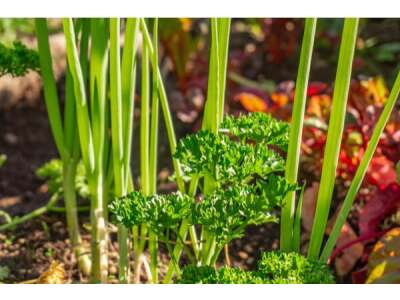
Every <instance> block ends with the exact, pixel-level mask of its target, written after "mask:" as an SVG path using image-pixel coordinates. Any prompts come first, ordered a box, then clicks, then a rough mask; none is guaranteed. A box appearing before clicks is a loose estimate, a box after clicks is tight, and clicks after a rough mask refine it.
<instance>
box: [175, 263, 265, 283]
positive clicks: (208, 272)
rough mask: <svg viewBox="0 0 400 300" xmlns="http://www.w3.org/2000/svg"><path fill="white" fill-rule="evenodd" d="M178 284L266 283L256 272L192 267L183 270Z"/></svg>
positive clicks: (225, 268)
mask: <svg viewBox="0 0 400 300" xmlns="http://www.w3.org/2000/svg"><path fill="white" fill-rule="evenodd" d="M176 283H178V284H195V283H203V284H253V283H267V282H265V281H264V280H263V279H262V278H261V277H260V276H259V274H258V272H252V271H243V270H241V269H239V268H227V267H223V268H221V269H219V270H216V269H214V268H212V267H209V266H202V267H196V266H193V265H190V266H187V267H185V268H184V269H183V272H182V277H181V278H180V279H179V280H177V281H176Z"/></svg>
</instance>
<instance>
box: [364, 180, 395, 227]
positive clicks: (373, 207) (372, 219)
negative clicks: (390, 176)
mask: <svg viewBox="0 0 400 300" xmlns="http://www.w3.org/2000/svg"><path fill="white" fill-rule="evenodd" d="M399 208H400V185H398V184H397V183H392V184H390V185H388V186H387V187H386V188H383V189H382V188H379V189H378V190H377V191H375V193H374V195H373V196H372V197H371V199H369V200H368V202H367V203H366V204H365V206H364V207H363V208H362V209H361V210H360V214H359V221H358V223H359V224H358V225H359V227H360V235H365V234H369V233H371V232H376V231H377V230H378V229H379V225H380V224H381V223H382V221H383V220H384V219H385V218H386V217H387V216H389V215H391V214H393V213H394V212H396V210H397V209H399Z"/></svg>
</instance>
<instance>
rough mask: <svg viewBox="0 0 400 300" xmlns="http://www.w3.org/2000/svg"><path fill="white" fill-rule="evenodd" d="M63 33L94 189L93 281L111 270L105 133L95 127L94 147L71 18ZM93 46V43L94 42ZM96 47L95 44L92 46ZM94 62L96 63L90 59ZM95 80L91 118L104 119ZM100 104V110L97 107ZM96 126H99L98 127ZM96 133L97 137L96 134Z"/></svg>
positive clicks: (101, 82) (84, 155)
mask: <svg viewBox="0 0 400 300" xmlns="http://www.w3.org/2000/svg"><path fill="white" fill-rule="evenodd" d="M63 27H64V34H65V38H66V45H67V59H68V66H69V70H70V72H71V76H72V79H73V86H74V95H75V101H76V113H77V120H78V130H79V138H80V145H81V149H82V151H81V152H82V158H83V162H84V165H85V167H86V171H87V174H88V182H89V189H90V192H91V225H92V272H91V273H92V274H91V276H92V281H93V282H106V281H107V273H108V260H107V230H106V219H105V215H104V207H105V203H104V202H105V201H104V191H103V185H104V176H103V169H102V168H101V166H102V162H103V160H104V158H103V157H101V155H100V153H102V151H101V150H100V148H101V149H103V144H102V142H101V139H102V137H100V135H99V134H98V132H97V131H96V134H95V135H94V137H95V143H96V146H98V147H99V148H96V149H94V141H93V140H94V137H93V134H92V128H91V127H92V126H91V123H90V120H91V119H90V118H89V109H88V101H87V97H86V89H85V80H84V76H83V72H82V68H81V64H80V60H79V56H78V51H77V47H76V42H75V32H74V24H73V21H72V19H70V18H65V19H63ZM99 45H100V43H99ZM92 46H93V45H92ZM92 48H93V47H92ZM91 63H93V62H92V61H91ZM101 78H103V77H102V76H100V77H99V81H97V80H96V81H95V84H94V86H95V87H96V88H95V89H94V95H93V98H92V101H93V102H92V109H94V111H95V112H96V113H93V115H92V119H93V118H94V117H95V116H98V118H97V121H96V122H105V118H104V117H103V116H102V115H103V114H102V113H101V112H104V110H102V109H103V107H102V106H101V104H102V103H104V101H103V96H104V94H103V93H102V91H103V90H104V85H105V81H104V80H101ZM96 107H98V108H99V111H97V110H96V109H95V108H96ZM96 126H98V128H105V127H104V126H105V125H104V124H97V125H96ZM96 128H97V127H96ZM96 137H97V138H96Z"/></svg>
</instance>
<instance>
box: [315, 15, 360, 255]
mask: <svg viewBox="0 0 400 300" xmlns="http://www.w3.org/2000/svg"><path fill="white" fill-rule="evenodd" d="M357 29H358V19H353V18H349V19H345V21H344V27H343V33H342V41H341V45H340V51H339V61H338V68H337V72H336V79H335V86H334V91H333V100H332V109H331V114H330V118H329V128H328V135H327V141H326V145H325V151H324V163H323V166H322V174H321V184H320V188H319V191H318V197H317V206H316V210H315V216H314V222H313V227H312V231H311V238H310V245H309V248H308V257H309V258H312V259H317V258H318V257H319V255H320V251H321V245H322V240H323V237H324V233H325V229H326V224H327V221H328V214H329V210H330V205H331V202H332V195H333V188H334V185H335V179H336V167H337V163H338V159H339V151H340V143H341V140H342V134H343V128H344V121H345V116H346V104H347V99H348V93H349V87H350V79H351V69H352V63H353V57H354V50H355V46H356V39H357Z"/></svg>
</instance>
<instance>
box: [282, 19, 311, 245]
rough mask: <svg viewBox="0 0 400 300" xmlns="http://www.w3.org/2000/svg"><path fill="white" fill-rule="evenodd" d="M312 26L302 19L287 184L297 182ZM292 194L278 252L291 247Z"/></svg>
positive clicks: (288, 202) (287, 204)
mask: <svg viewBox="0 0 400 300" xmlns="http://www.w3.org/2000/svg"><path fill="white" fill-rule="evenodd" d="M316 26H317V20H316V19H314V18H310V19H306V21H305V26H304V34H303V41H302V44H301V52H300V63H299V69H298V71H297V80H296V91H295V96H294V105H293V112H292V120H291V128H290V136H289V146H288V153H287V158H286V170H285V177H286V179H287V180H288V182H289V183H296V182H297V174H298V170H299V161H300V150H301V137H302V132H303V123H304V111H305V106H306V100H307V86H308V79H309V74H310V67H311V58H312V52H313V47H314V39H315V28H316ZM295 197H296V194H295V192H294V191H290V192H289V193H288V194H287V196H286V199H285V200H286V201H285V205H284V206H283V207H282V214H281V236H280V248H281V250H282V251H292V250H293V240H294V239H295V237H294V236H293V226H294V217H295Z"/></svg>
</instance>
